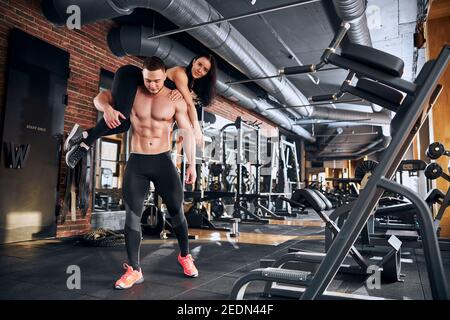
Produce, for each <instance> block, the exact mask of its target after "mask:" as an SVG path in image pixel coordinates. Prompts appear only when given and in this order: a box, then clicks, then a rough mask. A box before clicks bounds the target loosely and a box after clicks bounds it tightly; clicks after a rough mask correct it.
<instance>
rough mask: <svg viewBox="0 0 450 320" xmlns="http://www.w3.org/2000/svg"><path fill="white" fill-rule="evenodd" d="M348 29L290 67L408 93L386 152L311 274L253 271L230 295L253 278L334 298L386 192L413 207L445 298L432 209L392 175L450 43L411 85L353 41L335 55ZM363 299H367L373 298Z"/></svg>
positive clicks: (438, 295) (437, 295) (436, 88)
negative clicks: (334, 71) (334, 286)
mask: <svg viewBox="0 0 450 320" xmlns="http://www.w3.org/2000/svg"><path fill="white" fill-rule="evenodd" d="M349 27H350V25H349V24H348V23H347V22H344V23H343V24H342V25H341V28H340V29H339V30H338V32H337V33H336V35H335V37H334V38H333V40H332V42H331V44H330V46H329V47H328V48H327V49H326V50H325V52H324V54H323V55H322V57H321V62H320V63H319V64H318V65H309V66H300V67H292V68H291V71H293V70H295V73H308V72H313V71H315V70H317V69H319V68H321V67H323V66H324V65H325V64H333V65H335V66H337V67H340V68H343V69H346V70H349V71H350V72H356V73H357V74H358V75H360V76H363V77H368V78H370V79H373V80H376V81H378V82H381V83H383V84H385V85H387V86H389V87H391V88H395V89H397V90H400V91H402V92H405V93H406V94H407V96H406V97H405V99H404V100H403V103H402V105H401V107H400V108H399V109H398V112H397V114H396V115H395V117H394V118H393V119H392V122H391V128H392V129H394V131H395V132H394V133H393V138H392V141H391V143H390V145H389V146H388V147H387V149H386V150H385V151H384V153H383V155H382V158H381V161H380V164H379V165H378V166H377V167H376V168H375V171H374V173H373V175H372V176H371V179H370V180H369V181H368V183H367V185H366V187H365V188H364V189H363V190H362V192H361V193H360V196H359V197H358V199H357V200H356V201H355V202H354V203H353V204H352V206H350V207H351V208H350V213H349V215H348V218H347V220H346V221H345V223H344V225H343V226H342V228H341V229H340V232H339V233H338V234H337V236H336V237H335V238H334V241H333V243H332V245H331V246H330V248H329V251H328V252H327V254H326V255H325V257H324V258H323V259H322V261H321V263H320V265H319V267H318V269H317V271H316V272H315V274H314V275H312V274H311V272H306V271H298V270H295V271H294V270H286V269H272V268H266V269H256V270H253V271H251V272H250V273H249V274H247V275H245V276H243V277H241V278H240V279H238V280H237V281H236V283H235V285H234V286H233V289H232V292H231V295H230V297H231V298H232V299H242V298H243V297H244V294H245V289H246V287H247V286H248V284H249V283H250V282H251V281H255V280H259V281H272V282H280V283H288V284H294V285H297V286H300V287H303V289H304V291H303V293H302V295H301V297H300V299H303V300H312V299H319V298H326V297H327V296H328V297H330V296H331V297H334V298H337V297H336V296H334V295H333V293H332V292H330V291H326V290H327V288H328V286H329V285H330V283H331V281H332V280H333V278H334V277H335V275H336V273H337V272H338V270H339V268H340V266H341V265H342V263H343V262H344V259H345V258H346V256H347V255H348V253H349V251H350V249H351V248H352V246H353V245H354V243H355V242H356V240H357V238H358V236H359V235H360V234H361V231H362V230H363V228H364V226H365V225H366V224H367V221H368V219H369V217H370V215H371V214H372V212H373V210H374V209H375V206H376V205H377V203H378V201H379V200H380V198H381V196H382V194H383V192H384V191H385V190H389V191H392V192H396V193H398V194H400V195H402V196H404V197H405V198H407V199H409V200H410V201H411V202H412V203H413V204H414V205H415V206H416V208H417V214H418V220H419V224H420V226H421V230H422V247H423V252H424V256H425V261H426V267H427V273H428V278H429V282H430V287H431V293H432V297H433V299H438V300H448V299H449V293H448V288H447V281H446V278H445V274H444V267H443V264H442V258H441V253H440V250H439V244H438V240H437V236H436V233H435V231H434V226H433V220H432V215H431V212H430V209H429V207H428V206H427V204H426V203H425V201H424V200H423V199H421V197H420V196H419V195H418V194H417V193H415V192H414V191H412V190H411V189H409V188H407V187H404V186H402V185H400V184H398V183H396V182H393V181H391V180H390V179H392V177H393V175H394V174H395V172H396V170H397V167H398V165H399V164H400V162H401V160H402V158H403V156H404V154H405V153H406V152H407V150H408V148H409V147H410V144H411V143H412V141H413V139H414V137H415V136H416V134H417V132H418V131H419V129H420V127H421V125H422V123H423V121H424V120H425V119H426V117H427V116H428V113H429V111H430V110H431V108H432V106H433V104H434V103H435V101H436V99H437V98H438V96H439V94H440V92H441V91H442V86H441V85H440V84H438V80H439V78H440V77H441V75H442V74H443V73H444V71H445V70H446V68H447V66H448V64H449V61H450V46H449V45H445V46H444V47H443V49H442V50H441V52H440V54H439V56H438V58H437V59H436V60H431V61H428V62H427V63H426V64H425V65H424V66H423V68H422V70H421V72H420V74H419V75H418V77H417V79H416V81H415V83H411V82H408V81H406V80H403V79H401V78H400V77H399V75H397V74H395V73H394V74H393V73H392V71H391V70H392V68H389V67H388V68H386V67H385V66H386V65H387V64H388V62H387V61H386V60H385V59H381V60H380V56H381V57H383V58H386V57H387V58H389V57H390V55H388V54H386V53H384V52H380V51H379V50H376V49H373V48H370V47H364V46H357V45H353V49H352V52H350V53H347V54H343V53H342V52H341V55H337V54H335V53H334V52H335V50H336V48H337V47H338V45H339V44H340V42H341V41H342V39H343V37H344V36H345V34H346V32H347V30H348V29H349ZM377 57H378V58H377ZM398 60H399V59H398V58H395V60H394V62H398ZM400 61H401V60H400ZM292 69H293V70H292ZM380 69H381V70H380ZM291 73H294V72H291ZM364 298H368V299H370V298H371V297H364Z"/></svg>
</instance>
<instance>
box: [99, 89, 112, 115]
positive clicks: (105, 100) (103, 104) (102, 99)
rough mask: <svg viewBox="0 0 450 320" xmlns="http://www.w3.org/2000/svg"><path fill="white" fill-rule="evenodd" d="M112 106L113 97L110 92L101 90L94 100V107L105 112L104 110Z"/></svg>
mask: <svg viewBox="0 0 450 320" xmlns="http://www.w3.org/2000/svg"><path fill="white" fill-rule="evenodd" d="M112 105H113V97H112V94H111V91H110V90H101V91H100V92H99V93H98V95H97V96H96V97H95V98H94V106H95V108H96V109H97V110H98V111H101V112H105V109H106V108H109V107H112Z"/></svg>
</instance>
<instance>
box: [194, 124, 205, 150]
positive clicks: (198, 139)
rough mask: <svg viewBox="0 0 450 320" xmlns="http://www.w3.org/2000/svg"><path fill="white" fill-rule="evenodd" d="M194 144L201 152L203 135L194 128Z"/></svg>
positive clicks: (199, 130)
mask: <svg viewBox="0 0 450 320" xmlns="http://www.w3.org/2000/svg"><path fill="white" fill-rule="evenodd" d="M194 136H195V143H196V144H197V146H198V147H199V148H201V149H200V150H203V133H202V130H201V129H200V128H194Z"/></svg>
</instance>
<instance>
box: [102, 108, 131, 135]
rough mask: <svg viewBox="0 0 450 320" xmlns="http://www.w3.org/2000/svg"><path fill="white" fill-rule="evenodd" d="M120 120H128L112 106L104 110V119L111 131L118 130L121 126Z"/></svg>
mask: <svg viewBox="0 0 450 320" xmlns="http://www.w3.org/2000/svg"><path fill="white" fill-rule="evenodd" d="M119 118H122V119H124V120H125V119H126V117H125V116H124V115H123V114H122V113H121V112H120V111H117V110H115V109H114V108H113V107H112V106H111V105H110V106H109V107H107V108H104V112H103V119H105V122H106V125H107V126H108V128H110V129H114V128H117V127H118V126H120V124H121V123H120V120H119Z"/></svg>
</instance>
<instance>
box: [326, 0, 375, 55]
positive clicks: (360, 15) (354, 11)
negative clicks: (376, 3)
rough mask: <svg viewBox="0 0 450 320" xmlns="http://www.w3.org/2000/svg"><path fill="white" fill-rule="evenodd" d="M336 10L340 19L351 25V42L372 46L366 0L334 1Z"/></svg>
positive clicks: (349, 34) (349, 35) (349, 32)
mask: <svg viewBox="0 0 450 320" xmlns="http://www.w3.org/2000/svg"><path fill="white" fill-rule="evenodd" d="M333 4H334V8H335V10H336V13H337V14H338V16H339V18H341V20H343V21H347V22H349V23H350V30H349V31H348V33H347V36H348V38H349V40H350V41H351V42H353V43H357V44H361V45H365V46H369V47H371V46H372V39H371V38H370V33H369V27H368V26H367V19H366V15H365V12H366V1H365V0H333Z"/></svg>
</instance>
